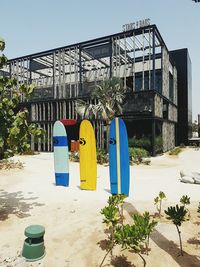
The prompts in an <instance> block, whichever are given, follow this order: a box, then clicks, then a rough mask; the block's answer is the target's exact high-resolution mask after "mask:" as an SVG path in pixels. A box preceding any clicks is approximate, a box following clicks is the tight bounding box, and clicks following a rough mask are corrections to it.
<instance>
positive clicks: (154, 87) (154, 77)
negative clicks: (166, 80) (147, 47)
mask: <svg viewBox="0 0 200 267" xmlns="http://www.w3.org/2000/svg"><path fill="white" fill-rule="evenodd" d="M152 75H153V90H155V89H156V42H155V28H153V73H152Z"/></svg>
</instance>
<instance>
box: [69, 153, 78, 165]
mask: <svg viewBox="0 0 200 267" xmlns="http://www.w3.org/2000/svg"><path fill="white" fill-rule="evenodd" d="M69 159H70V160H71V161H74V162H79V152H77V151H74V152H70V155H69Z"/></svg>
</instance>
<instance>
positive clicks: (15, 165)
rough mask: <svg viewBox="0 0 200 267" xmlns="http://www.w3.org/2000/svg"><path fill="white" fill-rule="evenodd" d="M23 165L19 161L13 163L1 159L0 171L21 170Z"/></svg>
mask: <svg viewBox="0 0 200 267" xmlns="http://www.w3.org/2000/svg"><path fill="white" fill-rule="evenodd" d="M23 167H24V163H23V162H21V161H19V160H18V161H14V160H8V159H3V160H0V170H10V169H23Z"/></svg>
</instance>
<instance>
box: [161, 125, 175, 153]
mask: <svg viewBox="0 0 200 267" xmlns="http://www.w3.org/2000/svg"><path fill="white" fill-rule="evenodd" d="M162 138H163V152H166V151H168V150H170V149H172V148H174V147H175V124H174V123H170V122H163V125H162Z"/></svg>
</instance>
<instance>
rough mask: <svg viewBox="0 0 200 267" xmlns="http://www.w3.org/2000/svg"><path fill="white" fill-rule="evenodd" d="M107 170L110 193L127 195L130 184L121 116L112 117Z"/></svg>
mask: <svg viewBox="0 0 200 267" xmlns="http://www.w3.org/2000/svg"><path fill="white" fill-rule="evenodd" d="M109 170H110V189H111V193H112V194H124V195H127V196H128V195H129V184H130V167H129V151H128V136H127V131H126V126H125V124H124V121H123V120H122V119H121V118H115V119H113V120H112V122H111V125H110V144H109Z"/></svg>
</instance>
